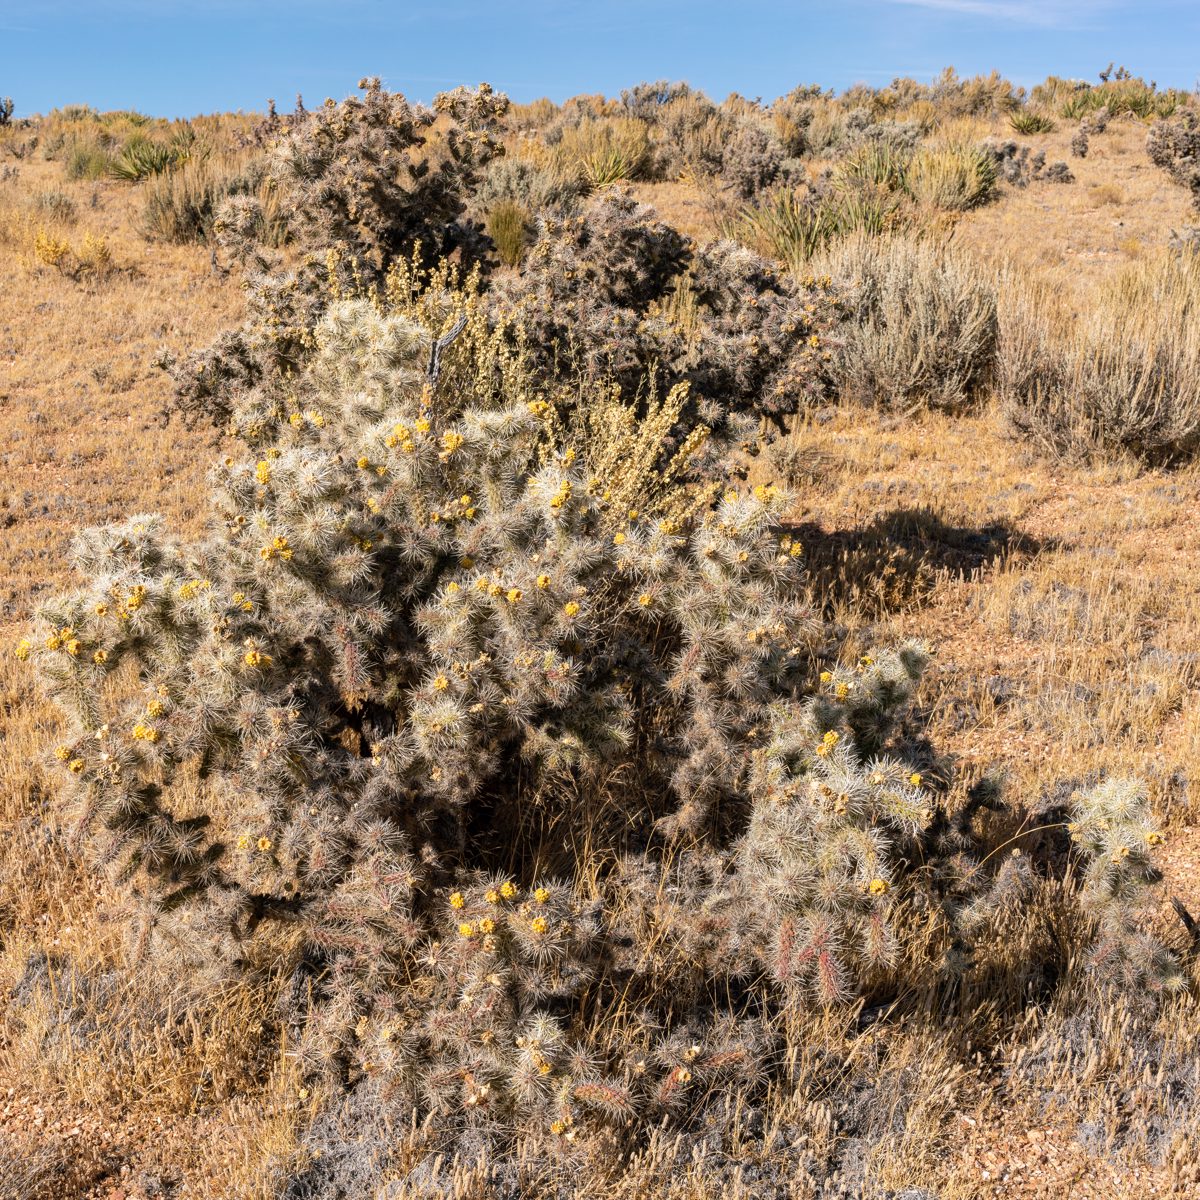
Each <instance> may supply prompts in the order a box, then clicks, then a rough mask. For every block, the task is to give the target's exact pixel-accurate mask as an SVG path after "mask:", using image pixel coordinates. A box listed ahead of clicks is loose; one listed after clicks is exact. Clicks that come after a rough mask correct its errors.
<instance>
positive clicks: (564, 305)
mask: <svg viewBox="0 0 1200 1200" xmlns="http://www.w3.org/2000/svg"><path fill="white" fill-rule="evenodd" d="M681 293H682V294H684V295H686V297H687V298H688V299H689V301H690V308H689V309H688V311H687V312H686V314H685V315H681V314H680V313H679V312H678V305H677V303H676V301H677V299H678V297H679V296H680V294H681ZM492 303H493V311H494V312H495V313H496V314H497V316H504V317H506V318H507V319H509V320H512V321H513V322H514V323H516V324H518V325H520V327H522V328H523V329H524V330H525V331H526V333H527V338H528V343H529V345H530V346H531V347H534V348H536V351H537V353H538V354H539V355H540V356H541V361H542V368H541V369H542V371H543V373H550V372H554V371H558V372H560V373H562V374H565V375H566V376H567V377H568V378H570V377H571V376H572V375H574V374H576V373H580V372H582V373H583V374H584V375H585V376H588V377H590V378H592V379H596V378H604V379H611V380H615V381H616V382H617V383H618V384H619V385H620V386H621V387H622V390H623V392H624V393H625V394H626V395H628V396H633V395H636V394H638V392H639V390H642V389H644V383H645V379H646V376H647V374H648V372H650V371H651V370H652V369H655V370H657V371H658V372H659V375H660V378H661V381H662V382H663V384H664V385H665V386H667V387H670V386H671V385H673V384H676V383H680V382H686V383H688V384H689V385H690V387H691V390H692V404H691V407H690V408H689V411H688V414H687V417H686V418H685V422H684V425H683V427H682V428H681V429H680V430H679V431H678V439H679V440H682V439H684V438H686V436H687V434H688V433H689V432H690V431H691V430H692V429H694V428H696V427H697V426H698V425H703V426H705V427H706V428H707V429H708V430H709V431H710V433H711V435H712V436H711V439H710V443H709V448H708V456H707V459H706V460H705V461H706V462H707V463H710V464H711V469H712V470H714V471H716V470H719V471H721V472H722V473H723V472H725V471H727V470H728V468H729V463H730V461H731V458H732V457H734V456H735V455H736V452H737V450H738V449H739V447H743V446H750V445H752V444H753V443H754V442H755V440H756V437H757V431H756V428H755V424H756V419H757V420H761V419H763V418H770V419H772V420H775V421H779V420H780V419H781V418H782V416H783V415H785V414H787V413H791V412H795V411H796V410H797V409H799V408H801V407H803V406H804V405H805V404H807V403H809V402H811V401H812V400H814V399H815V398H817V397H818V396H820V395H822V394H823V392H824V388H825V387H826V386H827V372H826V369H825V364H826V362H827V361H828V358H829V353H828V350H827V345H826V344H827V342H828V341H829V338H830V331H831V329H832V328H833V326H834V325H835V324H836V323H837V321H838V320H839V319H840V318H841V309H840V305H839V302H838V299H837V296H836V294H835V293H834V291H833V286H832V282H831V281H830V280H816V279H809V280H807V281H795V280H793V279H791V278H789V277H787V276H785V275H783V274H781V273H780V272H778V271H777V270H776V269H775V268H774V267H772V266H771V264H770V263H768V262H767V261H766V260H765V259H763V258H760V257H759V256H758V255H755V254H753V253H752V252H750V251H748V250H746V249H744V248H743V247H739V246H737V245H735V244H733V243H731V242H717V243H713V244H711V245H708V246H704V247H701V248H700V249H698V250H693V248H692V246H691V244H690V243H689V242H688V241H687V239H685V238H683V237H682V236H681V235H679V234H678V233H676V232H675V230H673V229H671V228H670V227H669V226H666V225H664V224H662V223H661V222H659V221H657V220H656V219H655V216H654V213H653V211H652V210H651V209H649V208H647V207H646V206H644V205H639V204H638V203H637V202H636V201H634V200H633V198H632V197H630V196H628V195H626V194H623V193H621V192H616V191H614V192H609V193H606V194H605V195H603V196H601V197H598V198H597V199H595V200H593V201H592V202H591V203H590V204H589V205H588V206H587V207H586V208H585V209H584V210H583V211H582V212H581V213H580V214H579V215H578V216H577V217H575V218H571V219H569V220H567V221H563V222H552V221H544V222H543V223H542V228H541V234H540V236H539V239H538V241H537V242H536V243H535V245H534V246H533V248H532V250H531V251H530V253H529V255H528V259H527V263H526V267H525V270H524V273H523V274H522V276H521V277H520V278H519V279H514V280H509V281H505V283H504V285H503V286H502V287H501V288H498V289H497V292H496V294H495V295H494V297H493V299H492ZM696 465H697V469H700V467H701V463H700V462H699V461H698V462H697V464H696Z"/></svg>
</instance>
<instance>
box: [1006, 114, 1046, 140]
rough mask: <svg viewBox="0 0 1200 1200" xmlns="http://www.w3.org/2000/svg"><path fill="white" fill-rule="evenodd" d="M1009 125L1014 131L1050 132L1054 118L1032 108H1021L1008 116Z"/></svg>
mask: <svg viewBox="0 0 1200 1200" xmlns="http://www.w3.org/2000/svg"><path fill="white" fill-rule="evenodd" d="M1008 124H1009V127H1010V128H1011V129H1012V130H1013V132H1014V133H1020V134H1026V135H1028V134H1032V133H1052V132H1053V131H1054V129H1055V123H1054V118H1053V117H1050V116H1047V115H1046V114H1045V113H1041V112H1037V111H1035V110H1033V109H1028V108H1021V109H1018V110H1017V111H1016V112H1014V113H1012V114H1011V115H1010V116H1009V118H1008Z"/></svg>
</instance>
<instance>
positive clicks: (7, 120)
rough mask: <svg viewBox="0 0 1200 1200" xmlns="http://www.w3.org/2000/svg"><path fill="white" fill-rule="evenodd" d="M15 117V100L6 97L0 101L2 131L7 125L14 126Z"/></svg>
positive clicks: (0, 126) (0, 125)
mask: <svg viewBox="0 0 1200 1200" xmlns="http://www.w3.org/2000/svg"><path fill="white" fill-rule="evenodd" d="M12 116H13V99H12V97H11V96H5V97H4V99H3V100H0V129H2V128H3V127H4V126H5V125H11V124H12Z"/></svg>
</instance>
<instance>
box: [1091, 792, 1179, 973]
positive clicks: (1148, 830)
mask: <svg viewBox="0 0 1200 1200" xmlns="http://www.w3.org/2000/svg"><path fill="white" fill-rule="evenodd" d="M1071 816H1072V821H1071V823H1070V825H1069V826H1068V828H1069V831H1070V834H1071V840H1072V841H1073V842H1074V843H1075V845H1076V846H1077V847H1078V849H1079V851H1080V853H1081V855H1082V859H1083V864H1084V867H1083V870H1084V874H1083V888H1082V891H1081V895H1080V899H1081V901H1082V903H1083V906H1084V911H1085V912H1087V913H1088V914H1089V915H1090V916H1091V917H1092V918H1093V919H1094V920H1095V921H1096V924H1097V928H1098V937H1097V940H1096V943H1095V945H1094V947H1093V949H1092V953H1091V965H1092V966H1093V967H1095V968H1096V969H1097V970H1099V971H1102V972H1103V973H1104V976H1105V978H1106V979H1108V980H1111V979H1112V978H1113V977H1114V976H1116V977H1120V978H1123V979H1125V980H1127V981H1128V982H1129V983H1130V984H1148V985H1150V986H1152V987H1156V988H1166V989H1168V990H1177V989H1179V988H1182V987H1184V986H1185V976H1184V974H1183V971H1182V970H1181V967H1180V964H1179V962H1178V960H1177V959H1176V957H1175V955H1174V954H1172V953H1171V952H1170V951H1169V950H1167V949H1166V948H1165V947H1164V946H1162V945H1160V944H1159V943H1158V942H1157V941H1155V940H1154V939H1153V938H1152V937H1150V936H1149V935H1148V934H1147V933H1146V932H1145V930H1144V929H1143V928H1142V924H1141V919H1142V918H1143V917H1144V911H1145V909H1146V908H1147V905H1148V901H1149V889H1150V887H1151V886H1152V885H1153V884H1154V883H1155V882H1157V880H1158V879H1159V878H1160V876H1159V874H1158V872H1157V870H1156V869H1155V867H1154V862H1153V858H1154V851H1155V848H1156V847H1158V846H1161V845H1162V843H1163V840H1164V838H1163V835H1162V833H1161V832H1160V831H1159V830H1158V829H1157V827H1156V826H1155V824H1154V822H1153V820H1152V819H1151V815H1150V806H1149V802H1148V798H1147V793H1146V787H1145V785H1144V784H1142V783H1140V782H1139V781H1137V780H1132V779H1109V780H1106V781H1105V782H1104V783H1101V784H1099V785H1098V786H1096V787H1094V788H1092V789H1091V790H1090V791H1087V792H1082V793H1077V794H1076V796H1075V798H1074V800H1073V802H1072V806H1071Z"/></svg>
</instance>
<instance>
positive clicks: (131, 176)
mask: <svg viewBox="0 0 1200 1200" xmlns="http://www.w3.org/2000/svg"><path fill="white" fill-rule="evenodd" d="M175 161H176V154H175V151H174V149H173V148H172V147H170V146H163V145H160V144H159V143H158V142H154V141H151V140H150V139H149V138H147V137H140V136H139V137H131V138H130V139H129V141H127V142H126V143H125V145H124V147H123V148H122V150H121V153H120V154H119V155H118V156H117V158H116V159H115V160H114V162H113V164H112V166H111V167H110V168H109V172H108V173H109V174H110V175H111V176H112V177H113V178H114V179H120V180H123V181H124V182H126V183H140V182H141V181H142V180H143V179H150V178H152V177H153V176H155V175H161V174H162V173H163V172H164V171H166V170H168V169H169V168H170V167H171V166H172V164H173V163H175Z"/></svg>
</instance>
